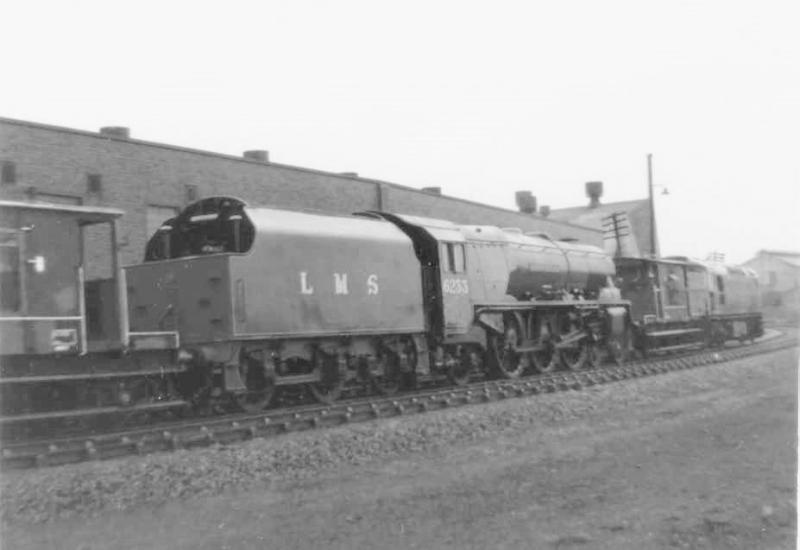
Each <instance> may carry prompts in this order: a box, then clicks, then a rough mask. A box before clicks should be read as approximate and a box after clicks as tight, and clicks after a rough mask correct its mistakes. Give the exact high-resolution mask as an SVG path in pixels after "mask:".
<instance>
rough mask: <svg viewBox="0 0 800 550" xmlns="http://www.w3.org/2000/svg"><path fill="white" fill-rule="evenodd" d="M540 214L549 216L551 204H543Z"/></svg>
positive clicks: (544, 216)
mask: <svg viewBox="0 0 800 550" xmlns="http://www.w3.org/2000/svg"><path fill="white" fill-rule="evenodd" d="M539 214H540V215H541V216H542V217H543V218H546V217H547V216H549V215H550V206H548V205H546V204H543V205H542V207H541V208H540V209H539Z"/></svg>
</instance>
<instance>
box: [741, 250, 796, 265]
mask: <svg viewBox="0 0 800 550" xmlns="http://www.w3.org/2000/svg"><path fill="white" fill-rule="evenodd" d="M761 256H770V257H771V258H772V259H775V260H778V261H781V262H783V263H785V264H787V265H790V266H792V267H797V268H800V252H795V251H793V250H768V249H763V248H762V249H761V250H759V251H758V252H756V255H755V256H754V257H753V258H752V259H750V260H747V261H746V262H745V264H750V263H753V262H755V261H757V260H758V258H759V257H761Z"/></svg>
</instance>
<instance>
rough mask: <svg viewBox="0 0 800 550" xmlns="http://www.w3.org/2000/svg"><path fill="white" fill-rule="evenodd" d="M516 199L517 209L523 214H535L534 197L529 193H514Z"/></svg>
mask: <svg viewBox="0 0 800 550" xmlns="http://www.w3.org/2000/svg"><path fill="white" fill-rule="evenodd" d="M515 196H516V199H517V208H519V211H520V212H522V213H524V214H535V213H536V197H534V196H533V194H532V193H531V192H530V191H517V192H516V193H515Z"/></svg>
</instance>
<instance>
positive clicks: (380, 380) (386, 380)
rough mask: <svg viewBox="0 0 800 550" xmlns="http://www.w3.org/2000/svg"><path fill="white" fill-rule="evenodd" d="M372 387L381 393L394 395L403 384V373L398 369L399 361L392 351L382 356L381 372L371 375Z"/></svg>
mask: <svg viewBox="0 0 800 550" xmlns="http://www.w3.org/2000/svg"><path fill="white" fill-rule="evenodd" d="M371 380H372V387H373V388H374V389H375V391H376V392H378V393H379V394H381V395H394V394H396V393H397V392H399V391H400V388H401V386H402V385H403V373H402V372H401V371H400V361H399V359H398V357H397V355H395V354H394V353H392V352H387V353H386V354H385V355H384V356H383V374H382V375H381V376H373V377H372V378H371Z"/></svg>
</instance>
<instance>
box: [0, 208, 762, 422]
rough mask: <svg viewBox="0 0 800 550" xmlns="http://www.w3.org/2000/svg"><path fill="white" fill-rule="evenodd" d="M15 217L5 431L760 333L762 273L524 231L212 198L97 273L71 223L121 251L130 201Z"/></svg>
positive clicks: (520, 372)
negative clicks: (43, 422) (96, 232)
mask: <svg viewBox="0 0 800 550" xmlns="http://www.w3.org/2000/svg"><path fill="white" fill-rule="evenodd" d="M0 214H2V219H3V221H4V222H6V221H9V222H11V223H10V224H9V227H8V228H6V229H5V230H4V232H3V234H2V235H3V237H4V239H5V241H7V243H10V245H9V246H7V247H5V248H2V249H0V250H2V251H3V255H2V256H1V257H0V258H2V276H3V280H2V287H1V288H2V293H3V309H2V315H1V316H0V331H2V332H0V336H2V339H3V348H2V351H0V390H2V397H3V400H2V408H3V410H2V413H3V414H2V417H0V423H3V424H6V423H13V422H14V421H18V420H20V419H31V418H36V415H42V414H45V413H42V412H41V411H40V410H38V409H37V407H39V406H40V405H41V403H47V408H49V411H50V412H51V413H52V414H51V416H53V414H55V413H57V414H58V415H59V416H64V415H66V416H70V415H71V416H74V417H76V418H77V417H80V416H81V415H85V414H89V413H95V412H97V410H99V409H103V408H104V409H107V410H108V411H109V412H114V411H119V410H130V409H132V408H139V407H140V408H144V409H146V410H149V409H161V408H169V407H175V406H176V405H178V404H185V403H191V404H194V405H196V404H204V403H205V404H207V403H219V402H221V401H224V402H232V403H234V404H235V405H236V406H237V407H238V408H240V409H243V410H246V411H256V410H260V409H262V408H264V407H266V406H268V405H269V404H270V402H271V401H273V399H274V397H275V395H276V393H277V390H279V389H284V390H288V391H294V390H298V389H300V388H303V389H305V388H308V389H309V390H310V392H311V393H312V394H313V395H314V397H316V399H318V400H320V401H322V402H330V401H333V400H335V399H337V398H339V397H340V396H341V394H342V392H344V391H347V390H349V389H350V388H364V387H369V388H370V389H371V390H374V391H377V392H380V393H383V394H393V393H395V392H397V391H400V390H401V389H403V388H407V387H414V386H415V385H416V384H419V383H421V382H423V381H426V380H434V381H436V380H447V381H449V382H450V383H452V384H456V385H463V384H466V383H468V382H469V381H470V380H471V379H473V378H476V377H486V376H499V377H507V378H517V377H520V376H524V375H526V374H529V373H533V372H548V371H552V370H554V369H558V368H568V369H579V368H583V367H586V366H592V365H594V364H597V363H598V362H599V361H602V360H610V361H614V362H623V361H625V359H626V357H627V355H628V354H629V352H631V351H632V350H638V351H639V352H641V353H643V354H646V353H652V352H656V351H661V350H674V349H679V348H687V347H693V346H701V345H709V344H711V345H719V344H720V343H722V342H724V340H727V339H729V338H738V339H748V338H755V337H757V336H760V335H761V333H762V329H761V316H760V314H759V312H758V309H759V307H758V285H757V278H756V277H755V275H754V274H753V273H752V272H748V271H746V270H743V269H741V268H735V267H725V266H721V265H716V264H714V265H712V264H704V263H701V262H695V261H690V260H688V259H678V258H672V259H664V260H651V259H640V258H616V259H612V258H611V257H609V256H608V255H607V254H606V253H605V252H604V251H603V250H601V249H599V248H597V247H594V246H589V245H585V244H580V243H577V242H572V241H565V240H561V241H556V240H554V239H552V238H550V237H549V236H548V235H546V234H533V233H522V232H521V231H520V230H518V229H508V228H506V229H502V228H498V227H493V226H480V225H457V224H454V223H451V222H448V221H444V220H436V219H428V218H421V217H416V216H406V215H399V214H390V213H386V212H362V213H359V214H355V215H353V216H334V215H324V214H319V213H307V212H294V211H286V210H279V209H272V208H256V207H251V206H248V205H247V204H245V203H244V202H242V201H240V200H238V199H236V198H232V197H211V198H206V199H203V200H200V201H198V202H195V203H193V204H191V205H189V206H188V207H186V208H185V209H184V210H183V211H182V212H181V213H180V214H179V215H178V216H176V217H175V218H173V219H171V220H167V221H166V222H165V223H164V224H163V225H162V227H161V228H160V229H159V230H158V231H157V232H156V233H155V235H153V236H152V238H151V239H150V241H149V242H148V244H147V248H146V252H145V261H144V262H143V263H141V264H138V265H133V266H128V267H126V268H125V269H124V270H122V269H121V268H120V267H119V265H118V262H117V261H114V262H113V264H114V265H112V266H111V268H110V269H109V273H108V275H109V276H108V277H106V278H101V279H94V280H88V279H87V278H86V277H85V274H84V271H83V268H84V263H85V261H81V260H78V266H77V267H76V266H75V265H74V263H75V258H81V254H80V252H81V246H80V245H77V246H76V245H75V244H74V243H76V242H78V241H77V240H76V239H75V238H74V235H75V234H77V233H80V232H82V231H85V229H86V228H87V227H89V226H92V225H96V224H108V225H109V226H110V228H111V237H110V239H109V242H111V243H114V242H116V238H115V229H114V228H115V220H116V219H117V218H118V217H119V215H121V212H119V211H113V212H112V211H111V210H110V209H96V208H91V207H67V206H61V205H59V206H54V205H49V206H47V205H40V206H36V205H34V204H32V203H10V202H8V201H0ZM56 234H58V236H57V238H56V237H55V236H53V237H52V238H51V235H56ZM5 241H4V242H5ZM51 241H52V242H51ZM61 241H63V242H61ZM14 243H16V244H14ZM112 256H113V258H114V259H116V258H118V256H117V255H116V250H115V251H114V254H113V255H112ZM39 258H41V261H40V260H39ZM40 264H41V265H40ZM44 264H46V267H45V266H44ZM615 264H616V265H615ZM59 266H60V267H59ZM39 267H41V268H42V269H41V271H39ZM56 271H57V274H56ZM34 296H37V298H35V299H34V298H33V297H34ZM44 296H50V298H43V297H44ZM6 342H14V343H15V344H16V345H14V346H7V345H6ZM45 416H46V414H45Z"/></svg>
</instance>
